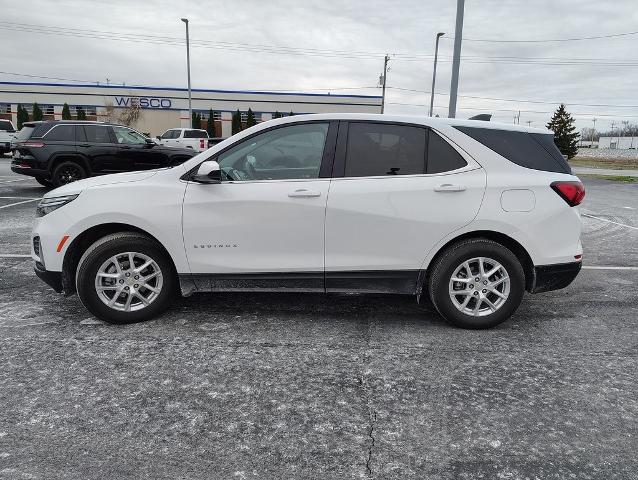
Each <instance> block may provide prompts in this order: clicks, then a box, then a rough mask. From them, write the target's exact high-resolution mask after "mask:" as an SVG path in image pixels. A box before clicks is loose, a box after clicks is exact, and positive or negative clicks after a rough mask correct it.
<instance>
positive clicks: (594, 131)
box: [591, 117, 596, 146]
mask: <svg viewBox="0 0 638 480" xmlns="http://www.w3.org/2000/svg"><path fill="white" fill-rule="evenodd" d="M592 122H594V128H593V129H592V131H591V143H592V145H591V146H593V145H594V137H595V136H596V117H594V118H592Z"/></svg>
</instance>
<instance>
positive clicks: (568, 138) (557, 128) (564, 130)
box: [547, 103, 580, 158]
mask: <svg viewBox="0 0 638 480" xmlns="http://www.w3.org/2000/svg"><path fill="white" fill-rule="evenodd" d="M574 123H575V120H574V118H573V117H572V116H571V115H570V114H569V113H568V112H567V110H566V109H565V104H564V103H561V104H560V107H558V109H557V110H556V111H555V112H554V116H553V117H552V119H551V120H550V122H549V123H548V124H547V128H549V129H550V130H552V131H553V132H554V143H555V144H556V146H557V147H558V149H559V150H560V153H562V154H563V155H567V158H572V157H574V156H575V155H576V154H577V153H578V138H579V137H580V134H579V133H578V132H577V131H576V127H575V126H574Z"/></svg>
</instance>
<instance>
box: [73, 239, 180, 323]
mask: <svg viewBox="0 0 638 480" xmlns="http://www.w3.org/2000/svg"><path fill="white" fill-rule="evenodd" d="M76 289H77V292H78V295H79V297H80V300H81V301H82V303H83V304H84V306H85V307H86V308H87V309H88V310H89V311H90V312H91V313H92V314H93V315H95V316H96V317H98V318H101V319H102V320H105V321H107V322H109V323H133V322H140V321H144V320H149V319H151V318H153V317H155V316H157V315H159V314H160V313H161V312H163V311H164V310H166V308H168V307H169V305H170V303H171V301H172V299H173V293H174V291H175V276H174V270H173V267H172V264H171V262H170V260H169V259H168V257H167V255H166V254H165V253H164V251H163V249H162V248H161V247H160V246H159V245H158V244H157V243H156V242H155V241H154V240H152V239H150V238H148V237H146V236H144V235H141V234H138V233H132V232H124V233H116V234H113V235H108V236H106V237H104V238H102V239H100V240H98V241H97V242H95V243H94V244H93V245H91V247H89V248H88V250H87V251H86V252H85V253H84V255H83V256H82V258H81V259H80V262H79V264H78V270H77V276H76Z"/></svg>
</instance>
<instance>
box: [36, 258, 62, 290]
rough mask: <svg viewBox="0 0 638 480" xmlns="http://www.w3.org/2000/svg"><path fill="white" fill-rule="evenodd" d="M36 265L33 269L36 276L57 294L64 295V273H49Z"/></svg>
mask: <svg viewBox="0 0 638 480" xmlns="http://www.w3.org/2000/svg"><path fill="white" fill-rule="evenodd" d="M40 265H41V264H38V263H36V264H35V267H33V271H34V272H35V274H36V275H37V276H38V278H40V280H42V281H43V282H44V283H46V284H47V285H48V286H49V287H51V288H52V289H53V290H55V291H56V292H57V293H62V272H49V271H48V270H45V269H44V268H42V267H41V266H40Z"/></svg>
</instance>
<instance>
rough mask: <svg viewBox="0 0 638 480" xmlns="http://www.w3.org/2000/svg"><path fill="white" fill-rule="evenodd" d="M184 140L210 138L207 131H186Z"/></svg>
mask: <svg viewBox="0 0 638 480" xmlns="http://www.w3.org/2000/svg"><path fill="white" fill-rule="evenodd" d="M184 138H208V133H207V132H206V130H184Z"/></svg>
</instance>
